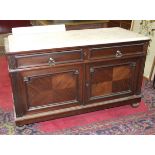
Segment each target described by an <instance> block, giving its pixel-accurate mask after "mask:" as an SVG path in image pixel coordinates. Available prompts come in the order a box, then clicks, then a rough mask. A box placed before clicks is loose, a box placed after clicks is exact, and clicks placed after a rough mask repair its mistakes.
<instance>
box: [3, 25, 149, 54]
mask: <svg viewBox="0 0 155 155" xmlns="http://www.w3.org/2000/svg"><path fill="white" fill-rule="evenodd" d="M148 39H150V38H149V37H146V36H143V35H141V34H138V33H135V32H131V31H128V30H125V29H122V28H119V27H115V28H99V29H84V30H71V31H65V32H53V33H40V34H28V35H10V36H9V37H8V41H7V42H8V47H7V45H6V49H8V50H7V52H21V51H30V50H40V49H51V48H62V47H74V46H85V45H95V44H107V43H119V42H128V41H138V40H148Z"/></svg>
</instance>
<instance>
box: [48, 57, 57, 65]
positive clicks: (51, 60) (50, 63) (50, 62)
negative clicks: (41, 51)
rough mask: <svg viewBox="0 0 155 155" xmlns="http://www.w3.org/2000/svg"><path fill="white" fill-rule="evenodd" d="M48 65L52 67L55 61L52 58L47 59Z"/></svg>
mask: <svg viewBox="0 0 155 155" xmlns="http://www.w3.org/2000/svg"><path fill="white" fill-rule="evenodd" d="M48 64H49V65H50V66H54V65H55V60H54V59H53V58H49V61H48Z"/></svg>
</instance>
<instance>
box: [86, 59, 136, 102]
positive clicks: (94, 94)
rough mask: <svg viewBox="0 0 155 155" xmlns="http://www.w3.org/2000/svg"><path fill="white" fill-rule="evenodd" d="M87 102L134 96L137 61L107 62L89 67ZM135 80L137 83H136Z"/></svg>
mask: <svg viewBox="0 0 155 155" xmlns="http://www.w3.org/2000/svg"><path fill="white" fill-rule="evenodd" d="M86 68H87V69H86V70H87V77H86V81H87V82H86V89H87V102H93V101H96V100H98V101H104V100H108V99H115V98H118V97H119V98H120V97H125V96H129V95H132V94H134V82H136V61H128V60H126V61H124V60H116V61H109V62H108V61H107V62H100V63H92V64H89V65H87V67H86ZM134 80H135V81H134Z"/></svg>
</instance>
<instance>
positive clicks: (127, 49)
mask: <svg viewBox="0 0 155 155" xmlns="http://www.w3.org/2000/svg"><path fill="white" fill-rule="evenodd" d="M89 51H90V56H89V58H90V59H101V58H102V59H104V58H105V59H106V58H121V57H128V56H132V55H137V54H138V55H139V54H144V53H143V44H142V43H141V44H132V45H121V46H120V45H115V46H103V47H97V48H90V49H89Z"/></svg>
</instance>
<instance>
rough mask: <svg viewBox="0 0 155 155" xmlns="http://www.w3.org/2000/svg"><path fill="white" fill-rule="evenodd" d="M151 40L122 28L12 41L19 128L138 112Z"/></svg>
mask: <svg viewBox="0 0 155 155" xmlns="http://www.w3.org/2000/svg"><path fill="white" fill-rule="evenodd" d="M149 40H150V39H149V38H148V37H146V36H143V35H140V34H137V33H134V32H131V31H128V30H125V29H122V28H117V27H116V28H100V29H85V30H72V31H64V32H54V33H37V34H28V35H26V34H23V35H22V34H21V35H19V34H18V35H10V36H8V38H7V39H6V40H5V47H6V53H7V58H8V64H9V73H10V78H11V83H12V92H13V99H14V107H15V122H16V124H17V125H19V126H21V125H24V124H29V123H34V122H40V121H46V120H50V119H56V118H61V117H66V116H71V115H77V114H82V113H87V112H91V111H96V110H101V109H104V108H111V107H115V106H121V105H126V104H130V105H132V106H133V107H136V106H138V104H139V102H140V101H141V84H142V79H143V70H144V64H145V58H146V53H147V47H148V43H149Z"/></svg>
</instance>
